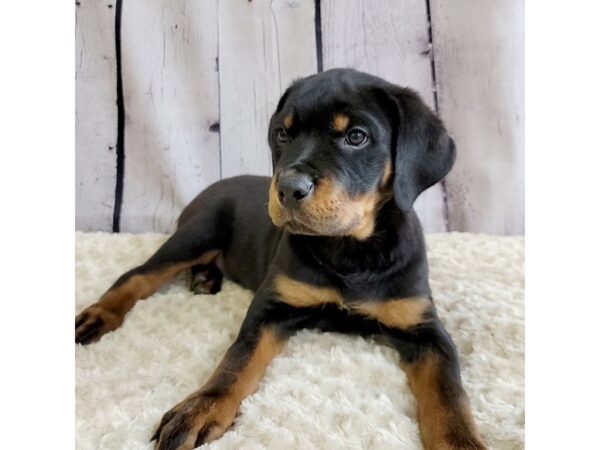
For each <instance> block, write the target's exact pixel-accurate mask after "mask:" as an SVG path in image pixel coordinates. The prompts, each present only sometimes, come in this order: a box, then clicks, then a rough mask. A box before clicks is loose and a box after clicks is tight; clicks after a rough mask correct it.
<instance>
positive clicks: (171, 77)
mask: <svg viewBox="0 0 600 450" xmlns="http://www.w3.org/2000/svg"><path fill="white" fill-rule="evenodd" d="M217 36H218V33H217V0H203V1H201V2H199V1H193V0H160V1H158V0H157V1H154V2H146V1H143V0H127V1H126V2H124V4H123V15H122V35H121V42H122V71H123V89H124V98H125V115H126V119H125V177H124V190H123V206H122V211H121V230H122V231H131V232H141V231H150V230H153V231H162V232H169V231H173V230H174V228H175V221H176V219H177V216H178V214H179V213H180V211H181V210H182V209H183V208H184V207H185V205H186V204H188V203H189V202H190V201H191V200H192V198H194V197H195V196H196V195H197V194H198V193H199V192H200V191H201V190H202V189H204V188H206V187H207V186H208V185H210V184H212V183H213V182H215V181H217V180H218V179H219V178H220V155H219V151H220V149H219V134H218V133H217V132H211V131H209V127H210V126H211V125H212V124H213V123H215V122H218V119H219V104H218V96H219V94H218V92H219V90H218V72H217V65H216V64H217V59H216V58H217Z"/></svg>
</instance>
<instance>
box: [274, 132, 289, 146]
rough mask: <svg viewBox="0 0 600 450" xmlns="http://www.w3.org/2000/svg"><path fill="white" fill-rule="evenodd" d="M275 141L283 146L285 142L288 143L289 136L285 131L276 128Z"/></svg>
mask: <svg viewBox="0 0 600 450" xmlns="http://www.w3.org/2000/svg"><path fill="white" fill-rule="evenodd" d="M277 140H278V141H279V142H280V143H281V144H285V143H286V142H288V141H289V140H290V136H289V134H287V131H285V130H284V129H283V128H278V129H277Z"/></svg>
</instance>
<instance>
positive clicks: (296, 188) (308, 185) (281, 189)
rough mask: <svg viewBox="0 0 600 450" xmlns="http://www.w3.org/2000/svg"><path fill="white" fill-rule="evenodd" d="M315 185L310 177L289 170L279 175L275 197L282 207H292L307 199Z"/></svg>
mask: <svg viewBox="0 0 600 450" xmlns="http://www.w3.org/2000/svg"><path fill="white" fill-rule="evenodd" d="M314 187H315V185H314V183H313V180H312V178H311V177H310V176H308V175H306V174H304V173H301V172H298V171H296V170H290V171H287V172H284V173H282V174H281V175H279V180H278V182H277V195H278V197H279V201H280V202H281V204H282V205H284V206H294V205H295V204H296V203H298V202H300V201H301V200H304V199H305V198H307V197H309V196H310V194H311V193H312V191H313V189H314Z"/></svg>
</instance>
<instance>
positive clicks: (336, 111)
mask: <svg viewBox="0 0 600 450" xmlns="http://www.w3.org/2000/svg"><path fill="white" fill-rule="evenodd" d="M268 140H269V145H270V147H271V151H272V159H273V168H274V170H273V176H272V177H271V178H268V177H259V176H239V177H235V178H230V179H226V180H222V181H219V182H217V183H215V184H214V185H212V186H210V187H209V188H207V189H206V190H205V191H204V192H202V193H201V194H200V195H199V196H198V197H196V198H195V199H194V200H193V201H192V202H191V203H190V205H188V206H187V207H186V208H185V209H184V211H183V212H182V214H181V216H180V217H179V221H178V227H177V231H176V232H175V234H174V235H173V236H172V237H171V238H170V239H169V240H167V241H166V242H165V244H164V245H163V246H162V247H161V248H160V249H158V251H157V252H156V253H155V254H154V255H153V256H152V257H151V258H150V259H149V260H148V261H147V262H145V263H144V264H142V265H141V266H139V267H136V268H134V269H132V270H130V271H129V272H127V273H125V274H124V275H123V276H121V277H120V278H119V279H118V280H117V281H116V282H115V284H114V285H113V286H112V287H111V288H110V289H109V290H108V291H107V292H106V293H105V294H104V295H103V296H102V297H101V298H100V300H99V301H98V302H97V303H95V304H94V305H91V306H90V307H88V308H87V309H85V310H84V311H83V312H82V313H80V314H79V315H78V316H77V317H76V321H75V340H76V342H78V343H81V344H89V343H91V342H94V341H96V340H98V339H100V337H102V335H104V334H105V333H107V332H109V331H112V330H115V329H116V328H118V327H119V326H120V325H121V324H122V323H123V319H124V318H125V315H126V314H127V312H128V311H129V310H130V309H131V308H132V307H133V306H134V304H135V302H136V301H137V300H139V299H143V298H146V297H148V296H149V295H151V294H152V293H153V292H154V291H155V290H156V289H157V288H158V287H159V286H160V285H161V284H163V283H165V282H166V281H168V280H169V279H171V278H172V277H173V276H174V275H176V274H177V273H178V272H181V271H183V270H189V269H191V271H192V289H193V290H194V291H196V292H204V293H214V292H216V291H218V290H219V288H220V284H221V280H222V277H223V275H224V276H226V277H228V278H229V279H231V280H233V281H235V282H236V283H239V284H241V285H242V286H244V287H246V288H249V289H252V290H253V291H255V293H256V294H255V296H254V299H253V300H252V303H251V305H250V307H249V309H248V312H247V315H246V318H245V319H244V321H243V323H242V326H241V329H240V332H239V335H238V336H237V338H236V340H235V342H234V343H233V344H232V345H231V347H230V348H229V350H228V351H227V353H226V355H225V357H224V359H223V361H222V362H221V363H220V365H219V366H218V367H217V369H216V371H215V372H214V374H213V375H212V377H211V378H210V379H209V380H208V381H207V382H206V384H205V385H204V386H203V387H202V388H200V389H199V390H198V391H196V392H194V393H192V394H191V395H190V396H189V397H187V398H186V399H185V400H183V401H182V402H180V403H179V404H177V405H175V406H174V407H173V408H172V409H171V410H170V411H169V412H167V413H166V414H165V415H164V416H163V418H162V421H161V422H160V424H159V425H158V429H157V430H156V433H155V434H154V436H153V437H152V439H156V440H157V444H156V448H158V449H161V450H166V449H191V448H193V447H196V446H198V445H201V444H202V443H205V442H210V441H213V440H215V439H217V438H219V437H220V436H221V435H222V434H223V433H224V432H225V431H226V430H227V429H228V428H229V427H230V426H231V424H232V422H233V420H234V417H235V415H236V413H237V411H238V407H239V405H240V403H241V401H242V400H243V399H244V398H245V397H246V396H248V395H250V394H251V393H253V392H254V391H255V390H256V389H257V386H258V383H259V380H260V379H261V377H262V375H263V372H264V370H265V367H266V366H267V365H268V364H269V361H271V359H273V358H274V357H275V356H276V355H277V354H278V353H279V352H280V351H281V349H282V347H283V345H284V344H285V342H286V340H287V339H288V338H289V337H290V336H291V335H292V334H294V332H296V331H297V330H299V329H302V328H312V329H318V330H326V331H337V332H342V333H357V334H360V335H364V336H369V335H378V336H379V337H380V338H383V339H384V340H386V341H387V342H388V343H389V344H390V345H392V346H393V347H394V348H396V349H397V351H398V353H399V354H400V357H401V361H402V365H403V368H404V369H405V371H406V373H407V376H408V382H409V385H410V387H411V389H412V392H413V393H414V395H415V397H416V399H417V402H418V420H419V427H420V432H421V438H422V441H423V445H424V447H425V448H426V449H436V450H439V449H483V448H485V445H484V443H483V441H482V439H481V437H480V435H479V433H478V431H477V428H476V426H475V423H474V421H473V417H472V414H471V411H470V406H469V399H468V397H467V394H466V393H465V391H464V389H463V386H462V383H461V376H460V369H459V364H458V357H457V353H456V349H455V347H454V345H453V343H452V340H451V339H450V336H449V335H448V333H447V332H446V330H445V329H444V327H443V326H442V324H441V322H440V320H439V318H438V315H437V313H436V308H435V306H434V303H433V300H432V296H431V290H430V288H429V283H428V267H427V257H426V252H425V242H424V237H423V232H422V229H421V225H420V223H419V219H418V218H417V215H416V214H415V211H414V209H413V203H414V201H415V199H416V198H417V196H418V195H419V194H420V193H421V192H423V191H424V190H425V189H427V188H428V187H430V186H432V185H433V184H435V183H437V182H438V181H440V180H441V179H442V178H443V177H444V176H445V175H446V174H447V173H448V171H449V170H450V168H451V167H452V165H453V163H454V159H455V146H454V142H453V140H452V139H451V138H450V137H449V136H448V133H447V132H446V130H445V129H444V126H443V124H442V122H441V121H440V119H438V118H437V117H436V116H435V115H434V113H433V112H432V111H431V110H430V109H429V108H428V107H427V106H426V105H425V104H424V103H423V102H422V100H421V99H420V98H419V96H418V95H417V94H416V93H415V92H413V91H412V90H410V89H406V88H401V87H398V86H396V85H393V84H391V83H388V82H386V81H385V80H382V79H380V78H377V77H374V76H371V75H368V74H365V73H361V72H358V71H354V70H350V69H335V70H329V71H327V72H323V73H320V74H317V75H313V76H309V77H306V78H303V79H300V80H298V81H296V82H294V83H293V84H292V85H291V86H290V87H289V88H288V89H287V90H286V91H285V93H284V94H283V96H282V97H281V100H280V101H279V104H278V105H277V109H276V111H275V113H274V114H273V116H272V118H271V121H270V125H269V136H268ZM267 204H268V206H267Z"/></svg>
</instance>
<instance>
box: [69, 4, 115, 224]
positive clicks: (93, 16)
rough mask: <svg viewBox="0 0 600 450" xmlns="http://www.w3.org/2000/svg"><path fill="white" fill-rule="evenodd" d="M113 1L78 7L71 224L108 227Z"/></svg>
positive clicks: (112, 168) (112, 186) (112, 123)
mask: <svg viewBox="0 0 600 450" xmlns="http://www.w3.org/2000/svg"><path fill="white" fill-rule="evenodd" d="M112 4H113V2H112V1H92V0H81V1H80V2H79V4H78V5H77V8H76V12H75V14H76V16H75V17H76V28H75V36H76V38H75V41H76V46H75V48H76V57H75V59H76V66H75V184H76V186H75V208H76V209H75V210H76V222H75V227H76V229H78V230H82V231H92V230H101V231H111V230H112V221H113V211H114V195H115V183H116V150H115V145H116V139H117V86H116V58H115V10H114V7H112V8H109V5H112Z"/></svg>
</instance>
